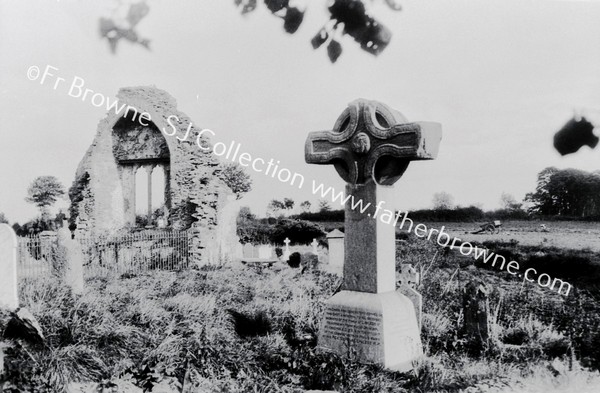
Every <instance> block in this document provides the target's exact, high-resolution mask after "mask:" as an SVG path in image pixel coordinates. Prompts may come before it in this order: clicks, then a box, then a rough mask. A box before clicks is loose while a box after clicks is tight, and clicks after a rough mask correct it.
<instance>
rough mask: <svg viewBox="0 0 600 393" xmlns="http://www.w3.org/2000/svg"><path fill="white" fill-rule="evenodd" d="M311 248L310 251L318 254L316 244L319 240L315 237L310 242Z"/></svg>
mask: <svg viewBox="0 0 600 393" xmlns="http://www.w3.org/2000/svg"><path fill="white" fill-rule="evenodd" d="M310 245H311V247H312V249H311V250H310V252H312V253H313V254H315V255H319V250H318V249H317V246H318V245H319V242H318V241H317V239H313V241H312V243H310Z"/></svg>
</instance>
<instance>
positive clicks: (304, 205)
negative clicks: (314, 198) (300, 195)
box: [300, 201, 312, 213]
mask: <svg viewBox="0 0 600 393" xmlns="http://www.w3.org/2000/svg"><path fill="white" fill-rule="evenodd" d="M311 206H312V204H311V203H310V202H309V201H304V202H302V203H301V204H300V209H302V212H303V213H308V212H310V208H311Z"/></svg>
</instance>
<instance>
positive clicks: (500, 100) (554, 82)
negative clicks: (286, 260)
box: [0, 0, 600, 222]
mask: <svg viewBox="0 0 600 393" xmlns="http://www.w3.org/2000/svg"><path fill="white" fill-rule="evenodd" d="M324 3H325V1H324V0H323V1H321V0H313V1H310V2H309V4H310V7H309V10H308V14H307V16H306V18H305V22H304V23H303V25H302V26H301V27H300V29H299V31H298V32H297V33H296V34H295V35H289V34H286V33H284V31H283V28H282V23H283V22H282V20H280V19H278V18H275V17H273V16H272V15H271V14H270V13H269V12H268V11H266V10H264V6H263V7H260V9H259V10H258V11H256V12H254V13H251V14H249V15H247V16H245V17H243V16H241V15H240V13H239V11H238V10H237V9H236V8H235V6H234V1H233V0H202V1H197V0H195V1H192V0H189V1H177V2H174V1H167V0H148V4H149V6H150V13H149V14H148V16H147V17H146V18H145V19H143V20H142V22H140V24H139V26H138V32H139V34H140V35H142V36H144V37H148V38H149V39H150V40H151V47H152V50H151V51H147V50H146V49H144V48H143V47H141V46H139V45H132V44H129V43H126V42H123V41H121V42H120V43H119V47H118V48H117V54H116V55H112V54H111V53H110V51H109V49H108V44H107V42H106V41H103V40H101V39H100V37H99V34H98V19H99V18H100V17H101V16H108V15H110V12H111V10H112V9H113V8H114V6H115V4H116V2H113V1H107V2H100V1H94V2H91V1H83V0H80V1H68V0H60V1H48V0H39V1H29V0H27V1H25V0H18V1H17V0H2V1H0V84H1V85H0V92H1V94H0V113H1V118H2V131H1V134H0V135H1V139H0V179H1V182H0V212H5V214H6V215H7V216H8V218H9V220H11V222H12V221H20V222H24V221H25V220H28V219H30V218H33V217H34V216H35V215H36V214H37V212H36V209H35V208H34V207H33V206H31V205H28V204H27V203H26V202H25V201H24V198H25V196H26V190H27V187H28V185H29V183H30V182H31V181H32V180H33V179H34V178H35V177H36V176H40V175H55V176H57V177H58V178H59V179H60V180H61V181H62V182H63V183H64V184H65V186H67V187H68V186H70V184H71V182H72V181H73V177H74V174H75V170H76V168H77V165H78V163H79V161H80V160H81V158H82V157H83V155H84V153H85V151H86V149H87V148H88V146H89V145H90V143H91V142H92V140H93V138H94V135H95V133H96V127H97V124H98V122H99V120H100V119H102V118H103V117H104V116H105V111H103V110H102V109H101V108H96V107H94V106H92V105H91V103H90V102H89V101H86V102H82V101H81V100H78V99H75V98H72V97H69V96H68V94H67V89H57V90H53V89H52V85H51V84H44V85H41V84H40V83H39V81H37V82H33V81H30V80H29V79H28V78H27V70H28V68H29V67H30V66H32V65H36V66H39V67H40V68H43V67H45V66H46V65H52V66H54V67H56V68H58V69H59V71H57V72H56V74H57V75H59V76H61V77H63V78H65V79H66V80H67V81H69V82H70V81H71V80H72V78H73V77H74V76H78V77H81V78H83V79H84V80H85V83H86V87H88V88H90V89H92V90H94V91H95V92H99V93H102V94H104V95H106V96H110V97H113V96H114V95H116V93H117V91H118V89H119V88H120V87H124V86H137V85H155V86H157V87H159V88H161V89H164V90H166V91H167V92H169V93H170V94H171V95H172V96H173V97H175V99H176V100H177V103H178V108H179V110H181V111H183V112H185V113H187V114H188V115H189V116H190V117H191V119H192V120H193V121H194V123H195V124H197V125H198V126H199V127H201V128H210V129H211V130H213V131H214V132H215V134H216V136H215V137H213V138H212V140H213V142H217V141H222V142H225V143H227V144H228V143H229V142H231V141H232V140H235V141H236V142H239V143H241V145H242V150H243V151H246V152H248V153H250V154H251V155H252V156H254V157H261V158H264V159H267V160H268V159H269V158H273V159H275V160H279V161H281V166H282V167H286V168H288V169H290V170H291V171H293V172H298V173H300V174H303V175H304V176H306V177H307V179H315V180H316V181H318V182H323V183H325V184H327V185H331V186H333V187H335V188H337V189H340V190H341V189H342V188H343V182H342V180H341V179H340V178H339V176H338V175H337V173H336V172H335V170H334V168H333V167H331V166H314V165H308V164H306V163H305V162H304V141H305V139H306V135H307V133H308V132H310V131H318V130H327V129H331V128H332V126H333V124H334V122H335V120H336V118H337V116H338V115H339V114H340V113H341V112H342V110H343V109H344V108H345V106H346V104H347V103H348V102H350V101H352V100H354V99H356V98H359V97H363V98H370V99H377V100H380V101H382V102H384V103H386V104H388V105H389V106H391V107H393V108H395V109H397V110H399V111H400V112H402V113H403V114H404V115H405V116H406V117H407V118H408V119H409V120H411V121H418V120H424V121H436V122H440V123H441V124H442V129H443V139H442V142H441V145H440V152H439V156H438V158H437V160H434V161H427V162H415V163H412V164H411V165H410V166H409V168H408V170H407V171H406V173H405V175H404V176H403V177H402V179H400V180H399V181H398V182H397V183H396V189H397V191H396V195H397V199H396V200H395V201H389V203H390V204H394V205H395V207H396V208H398V209H402V210H407V209H408V210H412V209H416V208H422V207H429V206H431V200H432V195H433V194H434V193H435V192H437V191H446V192H449V193H450V194H452V195H453V196H454V197H455V202H456V203H458V204H460V205H470V204H480V205H482V206H483V207H484V208H497V207H498V206H499V199H500V195H501V193H502V192H503V191H505V192H508V193H511V194H513V195H514V196H515V197H516V198H517V199H521V198H523V197H524V195H525V193H526V192H529V191H532V190H533V189H534V188H535V180H536V176H537V173H538V172H539V171H540V170H542V169H543V168H545V167H547V166H557V167H560V168H567V167H573V168H580V169H584V170H595V169H600V165H599V164H600V147H599V148H597V149H596V150H590V149H588V148H584V149H582V150H580V152H579V153H577V154H574V155H572V156H567V157H561V156H560V155H559V154H558V153H557V152H556V151H555V150H554V148H553V146H552V136H553V134H554V132H555V131H556V130H557V129H558V128H560V127H561V126H562V125H563V124H564V123H565V122H566V121H567V120H568V119H569V118H570V117H571V116H572V114H573V109H574V108H585V109H587V113H588V114H589V117H591V118H592V120H594V122H595V124H600V113H599V112H598V111H600V3H599V2H582V1H577V2H567V1H549V0H548V1H524V0H518V1H507V0H504V1H476V0H472V1H459V0H453V1H429V0H418V1H401V4H402V5H403V7H404V9H403V11H402V12H392V11H390V10H389V9H388V8H387V7H385V6H384V5H379V6H377V5H375V6H374V7H373V10H372V13H373V15H374V16H375V17H376V18H377V19H378V20H380V21H381V22H382V23H383V24H385V25H386V26H388V27H389V28H390V29H391V30H392V32H393V38H392V41H391V43H390V45H389V46H388V48H387V49H386V50H385V51H384V52H383V53H382V54H381V55H380V56H379V57H373V56H371V55H369V54H367V53H366V52H363V51H362V50H360V48H359V47H358V45H356V44H355V43H354V42H353V41H352V40H351V38H349V37H345V39H344V40H343V46H344V52H343V54H342V56H341V57H340V59H339V60H338V62H337V63H336V64H333V65H332V64H331V63H330V62H329V60H328V58H327V56H326V53H325V48H321V49H320V50H317V51H315V50H313V49H312V47H311V45H310V38H311V37H312V36H313V35H314V34H315V33H316V32H317V31H318V30H319V28H320V27H321V25H322V24H323V23H324V22H325V21H326V19H327V13H326V11H325V6H324ZM382 3H383V1H382ZM596 131H597V130H596ZM249 173H250V175H251V176H252V178H253V182H254V191H252V192H251V193H250V194H248V195H247V197H246V198H245V199H244V203H245V204H247V205H249V206H251V208H252V209H253V210H254V211H257V212H261V211H264V207H265V206H266V204H267V203H268V202H269V200H270V199H271V198H283V197H291V198H293V199H294V200H296V201H297V202H298V203H299V202H300V201H302V200H305V199H309V200H311V201H313V202H315V201H316V199H317V198H316V197H314V196H313V195H312V193H311V187H310V186H305V187H304V188H303V189H302V190H298V189H297V188H294V187H292V186H290V185H289V184H284V183H280V182H279V181H277V180H273V179H271V178H269V177H265V176H264V175H261V174H258V173H255V172H252V171H251V170H250V171H249ZM63 205H66V201H65V202H63Z"/></svg>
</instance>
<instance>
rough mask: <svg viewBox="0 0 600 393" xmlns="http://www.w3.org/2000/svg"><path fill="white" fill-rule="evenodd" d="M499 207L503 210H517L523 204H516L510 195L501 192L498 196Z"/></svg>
mask: <svg viewBox="0 0 600 393" xmlns="http://www.w3.org/2000/svg"><path fill="white" fill-rule="evenodd" d="M500 206H502V208H503V209H505V210H519V209H520V208H521V206H523V204H522V203H519V202H517V200H516V199H515V197H514V196H512V195H511V194H509V193H507V192H503V193H502V195H500Z"/></svg>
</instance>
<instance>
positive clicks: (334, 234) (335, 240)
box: [327, 229, 344, 267]
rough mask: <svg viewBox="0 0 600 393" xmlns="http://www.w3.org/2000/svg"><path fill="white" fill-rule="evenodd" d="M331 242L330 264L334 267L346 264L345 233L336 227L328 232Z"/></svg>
mask: <svg viewBox="0 0 600 393" xmlns="http://www.w3.org/2000/svg"><path fill="white" fill-rule="evenodd" d="M327 243H328V244H329V265H331V266H333V267H343V266H344V233H343V232H342V231H340V230H339V229H334V230H333V231H331V232H329V233H328V234H327Z"/></svg>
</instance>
